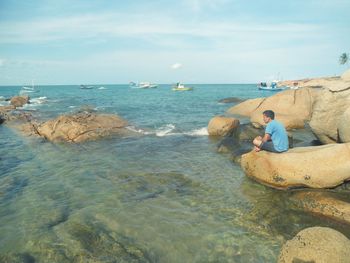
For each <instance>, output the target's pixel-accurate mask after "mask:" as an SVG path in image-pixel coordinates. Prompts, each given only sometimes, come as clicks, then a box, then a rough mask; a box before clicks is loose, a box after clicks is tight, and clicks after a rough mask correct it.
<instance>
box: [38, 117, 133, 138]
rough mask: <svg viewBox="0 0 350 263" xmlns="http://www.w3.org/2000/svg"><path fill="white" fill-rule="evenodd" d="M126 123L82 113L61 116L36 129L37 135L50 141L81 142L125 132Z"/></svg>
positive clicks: (117, 118) (120, 120) (121, 120)
mask: <svg viewBox="0 0 350 263" xmlns="http://www.w3.org/2000/svg"><path fill="white" fill-rule="evenodd" d="M127 124H128V123H127V121H125V120H123V119H122V118H120V117H119V116H117V115H111V114H100V115H98V114H94V113H87V112H82V113H78V114H74V115H63V116H60V117H58V118H56V119H54V120H49V121H47V122H45V123H43V124H41V125H39V126H38V127H37V131H38V134H39V135H40V136H43V137H45V138H46V139H48V140H50V141H67V142H82V141H86V140H95V139H97V138H100V137H105V136H109V135H112V134H118V133H123V132H126V130H125V129H123V128H125V126H127Z"/></svg>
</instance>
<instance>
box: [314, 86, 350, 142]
mask: <svg viewBox="0 0 350 263" xmlns="http://www.w3.org/2000/svg"><path fill="white" fill-rule="evenodd" d="M340 82H341V81H340ZM341 83H342V84H339V85H338V84H337V85H335V84H334V85H331V86H328V87H327V88H325V89H324V90H323V91H322V92H321V94H320V96H318V98H317V100H316V102H315V106H314V109H313V114H312V118H311V121H310V127H311V129H312V131H313V132H314V134H315V135H316V136H317V138H318V139H319V140H320V141H321V142H322V143H324V144H327V143H336V142H347V141H348V139H347V138H348V137H347V136H348V135H347V134H349V132H350V131H349V129H350V125H348V123H344V120H345V121H346V120H347V119H348V113H345V111H346V110H347V109H348V108H349V105H350V104H349V103H350V82H341ZM344 125H345V126H344ZM339 129H341V132H342V137H343V140H340V139H339V136H340V134H339V133H338V132H339Z"/></svg>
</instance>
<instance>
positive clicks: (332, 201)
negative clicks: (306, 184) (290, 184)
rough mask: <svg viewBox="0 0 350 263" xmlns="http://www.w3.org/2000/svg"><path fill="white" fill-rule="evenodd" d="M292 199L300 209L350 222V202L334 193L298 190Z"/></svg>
mask: <svg viewBox="0 0 350 263" xmlns="http://www.w3.org/2000/svg"><path fill="white" fill-rule="evenodd" d="M291 200H292V201H293V202H294V204H295V205H296V207H297V208H298V209H302V210H303V211H306V212H309V213H312V214H314V215H319V216H322V217H327V218H330V219H333V220H335V221H338V222H342V223H347V224H350V203H348V202H344V201H342V200H339V199H338V198H336V197H335V196H333V195H332V193H328V192H324V191H323V192H315V191H310V192H305V191H296V192H295V193H293V195H292V196H291Z"/></svg>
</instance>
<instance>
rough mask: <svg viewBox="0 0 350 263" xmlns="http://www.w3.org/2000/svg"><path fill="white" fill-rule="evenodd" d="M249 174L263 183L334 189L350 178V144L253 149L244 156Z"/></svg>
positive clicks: (242, 164) (273, 185)
mask: <svg viewBox="0 0 350 263" xmlns="http://www.w3.org/2000/svg"><path fill="white" fill-rule="evenodd" d="M241 167H242V169H243V171H244V172H245V174H246V175H247V176H248V177H251V178H253V179H255V180H257V181H259V182H261V183H262V184H265V185H268V186H271V187H274V188H278V189H288V188H293V187H310V188H331V187H335V186H337V185H340V184H342V183H343V182H344V181H347V180H349V179H350V143H346V144H329V145H323V146H310V147H298V148H293V149H291V150H289V151H287V152H285V153H271V152H267V151H260V152H255V151H251V152H249V153H247V154H244V155H243V156H242V160H241Z"/></svg>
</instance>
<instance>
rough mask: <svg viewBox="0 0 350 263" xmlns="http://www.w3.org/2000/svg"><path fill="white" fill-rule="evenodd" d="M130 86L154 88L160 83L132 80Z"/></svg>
mask: <svg viewBox="0 0 350 263" xmlns="http://www.w3.org/2000/svg"><path fill="white" fill-rule="evenodd" d="M129 86H130V87H132V88H139V89H153V88H157V87H158V85H156V84H153V83H150V82H139V83H136V82H130V83H129Z"/></svg>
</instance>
